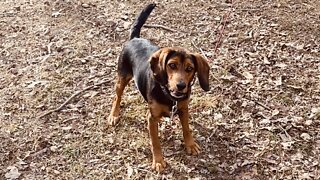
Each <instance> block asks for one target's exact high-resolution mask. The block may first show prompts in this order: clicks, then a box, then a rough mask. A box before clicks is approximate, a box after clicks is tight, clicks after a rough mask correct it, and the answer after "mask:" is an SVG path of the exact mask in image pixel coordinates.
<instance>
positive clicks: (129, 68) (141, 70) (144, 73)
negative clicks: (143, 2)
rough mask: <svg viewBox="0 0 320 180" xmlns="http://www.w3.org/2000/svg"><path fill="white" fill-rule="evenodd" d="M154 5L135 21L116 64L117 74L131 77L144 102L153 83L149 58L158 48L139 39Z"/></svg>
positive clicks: (150, 5)
mask: <svg viewBox="0 0 320 180" xmlns="http://www.w3.org/2000/svg"><path fill="white" fill-rule="evenodd" d="M155 6H156V5H155V4H149V5H148V6H147V7H146V8H145V9H144V10H143V11H142V12H141V13H140V14H139V15H138V16H137V18H136V19H135V21H134V23H133V25H132V28H131V33H130V40H129V41H128V42H126V43H125V45H124V47H123V49H122V52H121V55H120V58H119V62H118V73H119V75H120V76H122V77H127V76H131V77H133V78H134V81H135V84H136V86H137V88H138V89H139V91H140V93H141V94H142V96H143V97H144V99H145V100H146V101H148V96H147V94H152V93H151V92H148V91H149V90H150V89H153V88H150V87H151V86H154V85H155V82H153V81H150V80H153V78H151V76H152V73H151V71H150V65H149V62H148V60H149V58H150V56H151V55H152V54H153V53H154V52H156V51H157V50H159V49H160V48H159V47H158V46H157V45H155V44H153V43H152V42H150V41H149V40H146V39H142V38H139V37H140V31H141V27H142V26H143V24H144V23H145V22H146V20H147V18H148V16H149V15H150V13H151V12H152V10H153V9H154V7H155Z"/></svg>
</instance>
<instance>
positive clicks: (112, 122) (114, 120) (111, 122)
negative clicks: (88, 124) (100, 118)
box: [108, 114, 119, 126]
mask: <svg viewBox="0 0 320 180" xmlns="http://www.w3.org/2000/svg"><path fill="white" fill-rule="evenodd" d="M118 121H119V116H113V115H111V114H110V115H109V117H108V125H110V126H114V125H116V124H117V123H118Z"/></svg>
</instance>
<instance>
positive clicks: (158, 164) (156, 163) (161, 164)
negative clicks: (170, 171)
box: [152, 156, 166, 172]
mask: <svg viewBox="0 0 320 180" xmlns="http://www.w3.org/2000/svg"><path fill="white" fill-rule="evenodd" d="M165 167H166V162H165V161H164V160H163V157H162V156H158V157H153V162H152V169H154V170H156V171H157V172H162V171H163V170H164V168H165Z"/></svg>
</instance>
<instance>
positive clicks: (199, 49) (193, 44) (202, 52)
mask: <svg viewBox="0 0 320 180" xmlns="http://www.w3.org/2000/svg"><path fill="white" fill-rule="evenodd" d="M191 44H192V46H193V47H195V48H196V49H197V50H198V51H200V52H201V54H202V56H204V58H205V59H206V60H207V61H209V59H208V57H207V56H206V54H205V53H204V51H203V50H202V49H201V48H199V47H198V46H197V45H196V44H195V43H194V42H193V41H191Z"/></svg>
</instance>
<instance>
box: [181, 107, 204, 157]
mask: <svg viewBox="0 0 320 180" xmlns="http://www.w3.org/2000/svg"><path fill="white" fill-rule="evenodd" d="M183 106H184V107H183V108H181V109H180V110H181V112H180V113H179V119H180V122H181V125H182V132H183V139H184V143H185V146H186V149H187V153H188V154H192V155H197V154H199V152H200V146H199V145H198V144H197V143H196V142H195V141H194V139H193V137H192V134H191V131H190V128H189V111H188V105H187V103H186V104H184V105H183Z"/></svg>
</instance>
